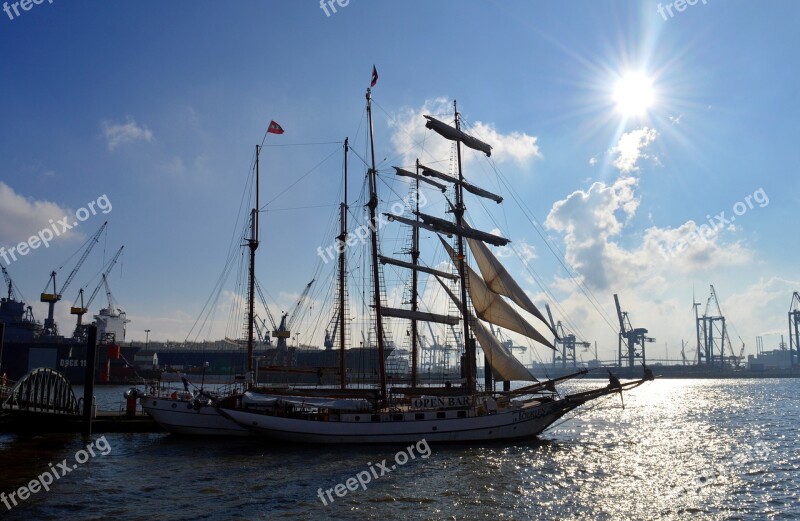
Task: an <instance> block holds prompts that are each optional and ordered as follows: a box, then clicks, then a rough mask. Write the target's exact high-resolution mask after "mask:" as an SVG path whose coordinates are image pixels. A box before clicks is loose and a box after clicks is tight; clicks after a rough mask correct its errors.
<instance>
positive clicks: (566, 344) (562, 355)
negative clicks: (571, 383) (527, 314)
mask: <svg viewBox="0 0 800 521" xmlns="http://www.w3.org/2000/svg"><path fill="white" fill-rule="evenodd" d="M545 309H546V310H547V318H548V319H549V320H550V329H551V330H552V331H553V332H554V333H555V334H556V335H557V336H556V337H554V338H553V345H554V346H555V350H554V351H553V367H554V368H555V366H556V362H558V361H560V362H561V367H567V362H568V361H569V362H571V365H572V367H577V366H578V360H577V357H576V354H575V353H576V348H578V347H581V348H583V349H588V348H589V347H591V344H590V343H589V342H584V341H578V339H577V337H576V336H575V334H574V333H570V332H568V331H567V330H566V329H565V328H564V325H563V324H562V323H561V321H560V320H559V321H558V322H556V321H555V320H553V313H552V312H551V311H550V304H545Z"/></svg>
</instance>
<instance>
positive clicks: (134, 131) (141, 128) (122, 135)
mask: <svg viewBox="0 0 800 521" xmlns="http://www.w3.org/2000/svg"><path fill="white" fill-rule="evenodd" d="M102 126H103V137H104V138H105V140H106V145H107V146H108V149H109V150H114V149H115V148H117V147H118V146H119V145H123V144H125V143H132V142H134V141H146V142H148V143H150V142H152V141H153V132H152V131H151V130H150V129H149V128H147V127H146V126H145V125H139V124H138V123H136V121H135V120H134V119H132V118H130V117H129V118H128V120H127V122H125V123H114V122H111V121H104V122H103V124H102Z"/></svg>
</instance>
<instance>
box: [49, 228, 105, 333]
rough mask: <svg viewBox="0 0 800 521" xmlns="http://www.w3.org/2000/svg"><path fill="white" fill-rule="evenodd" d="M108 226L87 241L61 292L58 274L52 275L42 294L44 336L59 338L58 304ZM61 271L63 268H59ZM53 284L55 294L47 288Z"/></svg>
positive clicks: (53, 273)
mask: <svg viewBox="0 0 800 521" xmlns="http://www.w3.org/2000/svg"><path fill="white" fill-rule="evenodd" d="M107 225H108V221H106V222H104V223H103V226H101V227H100V229H99V230H97V231H96V232H95V234H94V235H92V237H91V238H90V239H89V240H88V241H87V243H85V244H86V248H85V250H84V251H83V255H81V258H80V259H79V260H78V263H77V264H75V267H74V268H73V269H72V272H71V273H70V274H69V276H67V280H66V281H64V284H63V285H62V286H61V291H56V272H55V271H53V272H52V273H51V274H50V280H48V281H47V285H46V286H45V287H44V291H43V292H42V294H41V296H40V298H39V301H40V302H46V303H47V306H48V308H47V318H46V319H44V329H43V331H42V336H58V326H56V321H55V320H54V319H53V314H54V312H55V307H56V302H58V301H59V300H61V297H62V296H63V294H64V291H66V289H67V288H68V287H69V285H70V283H71V282H72V279H74V278H75V275H76V274H77V273H78V270H79V269H80V268H81V266H83V262H84V261H85V260H86V257H88V256H89V253H91V251H92V248H94V245H95V244H97V243H98V242H99V240H100V235H101V234H102V233H103V230H105V229H106V226H107ZM59 269H61V268H59ZM51 282H52V283H53V292H52V293H47V288H48V287H49V286H50V283H51Z"/></svg>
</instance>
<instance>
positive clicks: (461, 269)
mask: <svg viewBox="0 0 800 521" xmlns="http://www.w3.org/2000/svg"><path fill="white" fill-rule="evenodd" d="M453 111H454V112H455V120H456V129H457V130H461V115H460V114H459V113H458V104H457V102H456V101H455V100H453ZM456 153H457V157H458V180H459V182H458V183H457V184H456V185H455V186H454V189H455V193H456V204H455V211H454V213H455V217H456V224H457V225H458V226H459V227H462V226H464V210H465V208H464V189H463V184H464V172H463V170H462V164H461V141H460V140H459V141H456ZM456 242H457V248H458V276H459V278H460V279H461V314H462V316H463V317H464V361H465V363H466V367H465V368H464V378H465V379H466V381H467V392H468V393H470V394H472V393H474V392H475V342H474V339H473V338H472V337H471V335H470V331H469V304H468V302H467V273H466V262H465V259H466V257H465V255H464V237H462V236H461V235H458V236H457V241H456Z"/></svg>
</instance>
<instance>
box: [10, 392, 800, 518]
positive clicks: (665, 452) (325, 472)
mask: <svg viewBox="0 0 800 521" xmlns="http://www.w3.org/2000/svg"><path fill="white" fill-rule="evenodd" d="M603 384H604V382H602V381H600V380H584V381H581V382H579V383H575V384H573V385H572V389H573V390H578V389H583V388H588V387H592V386H598V385H603ZM797 386H798V381H797V380H657V381H655V382H652V383H649V384H646V385H644V386H642V387H640V388H638V389H636V390H634V391H632V392H630V393H626V394H625V396H624V409H623V408H622V404H621V400H620V397H619V396H614V397H609V398H606V399H603V400H601V401H600V402H599V403H597V404H595V405H592V406H589V407H587V408H586V409H583V410H582V411H579V413H577V414H575V413H573V414H572V415H570V416H569V419H568V421H565V422H563V423H560V424H557V425H556V426H555V428H553V429H551V430H549V431H548V432H546V433H545V435H544V436H542V437H541V439H538V440H532V441H526V442H515V443H485V444H480V445H477V446H474V445H447V444H431V445H430V446H428V445H427V443H426V442H424V441H422V440H420V442H419V443H417V444H415V446H414V447H413V448H411V449H409V448H408V447H407V446H404V445H397V446H395V445H376V446H336V447H330V446H301V445H287V444H283V443H278V442H272V441H266V440H259V439H208V438H206V439H195V438H185V437H178V436H173V435H167V434H146V435H143V434H109V435H105V440H104V441H105V442H107V447H108V448H109V449H108V450H107V451H105V452H107V454H106V455H103V453H102V452H101V451H100V450H99V449H102V448H103V447H105V446H106V445H102V444H100V443H98V442H97V439H98V438H99V436H94V437H93V438H92V439H88V440H84V439H82V438H81V437H80V436H46V437H36V438H31V439H24V438H19V437H17V436H14V435H7V434H2V435H0V492H4V493H5V495H6V497H7V496H8V495H9V494H10V493H12V492H14V491H17V490H18V489H19V488H20V487H23V486H27V485H28V483H29V482H30V481H31V480H33V479H35V478H36V477H37V476H39V475H41V474H42V473H45V472H47V471H48V469H50V468H51V465H50V464H52V466H53V467H55V468H57V467H58V466H59V463H62V462H63V461H64V460H65V459H66V460H67V464H68V466H70V467H73V466H74V467H75V468H74V469H72V470H71V471H69V472H68V473H66V474H65V475H63V476H61V477H59V479H57V480H54V482H53V483H52V484H51V485H49V491H45V490H40V491H39V492H37V493H35V494H32V495H31V496H30V497H29V498H27V499H26V500H24V501H21V500H19V499H18V498H17V502H18V505H17V506H13V505H12V508H11V509H10V510H9V509H8V508H7V507H6V506H5V505H3V504H0V512H2V514H0V518H1V519H3V520H5V519H9V520H12V519H20V520H37V521H38V520H50V519H53V520H55V519H58V520H63V519H69V520H94V519H96V520H101V519H102V520H107V519H113V520H115V521H126V520H155V519H158V520H170V521H171V520H175V521H177V520H198V519H209V520H217V519H236V520H262V519H264V520H267V519H268V520H272V519H309V520H317V519H319V520H326V519H330V520H349V519H353V520H361V519H366V520H370V519H371V520H380V521H401V520H402V521H409V520H448V519H449V520H480V519H486V520H496V519H509V520H512V519H513V520H516V519H519V520H523V519H539V520H548V519H558V520H569V519H576V520H578V519H580V520H590V519H591V520H595V519H597V520H617V519H620V520H627V519H665V520H667V519H676V520H679V519H680V520H682V519H713V520H717V519H719V520H722V519H747V520H767V519H800V484H798V483H799V482H800V444H799V443H798V440H797V427H798V425H800V396H798V393H797ZM123 391H124V388H121V387H105V388H98V390H97V393H98V405H99V408H100V409H105V410H109V409H111V410H117V409H118V408H119V401H120V397H121V396H122V392H123ZM89 442H94V443H95V450H94V452H95V455H94V456H91V455H88V456H87V452H86V450H85V449H86V445H87V443H89ZM407 445H410V444H407ZM428 448H429V451H428V450H426V449H428ZM82 450H83V451H84V452H83V455H84V457H85V459H86V461H85V463H82V464H79V465H77V464H75V463H74V462H75V461H76V454H78V453H79V452H80V451H82ZM400 452H404V453H405V455H409V454H412V453H413V457H406V456H402V457H398V454H399V453H400ZM426 455H427V457H424V456H426ZM384 460H385V462H384ZM62 472H63V470H62ZM358 476H360V477H361V481H366V478H365V476H369V482H368V483H364V484H363V485H362V484H361V483H358V482H357V481H356V480H351V478H357V477H358ZM348 480H351V481H350V485H351V488H349V489H348V488H347V486H346V484H347V483H348ZM354 483H356V485H355V486H353V484H354ZM339 484H341V485H342V486H341V487H339V488H338V492H339V495H337V493H336V490H337V488H336V487H337V485H339ZM353 488H355V490H353ZM330 489H333V492H332V493H331V494H330V496H329V497H330V498H332V501H328V497H326V496H325V494H326V491H328V490H330ZM343 490H344V493H343V494H342V491H343Z"/></svg>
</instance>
